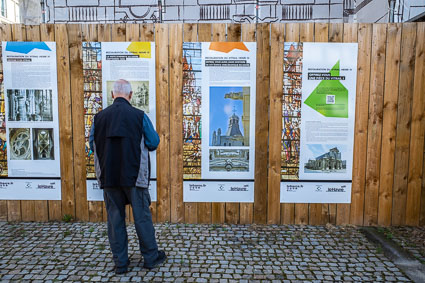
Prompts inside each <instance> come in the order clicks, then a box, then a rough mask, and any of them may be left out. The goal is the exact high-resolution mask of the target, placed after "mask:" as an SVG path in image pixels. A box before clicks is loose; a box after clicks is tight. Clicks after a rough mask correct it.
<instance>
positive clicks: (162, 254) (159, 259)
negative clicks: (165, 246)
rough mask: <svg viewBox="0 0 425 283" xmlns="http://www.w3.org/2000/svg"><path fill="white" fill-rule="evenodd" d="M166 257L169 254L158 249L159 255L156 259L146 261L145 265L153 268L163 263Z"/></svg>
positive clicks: (147, 267)
mask: <svg viewBox="0 0 425 283" xmlns="http://www.w3.org/2000/svg"><path fill="white" fill-rule="evenodd" d="M166 258H167V256H166V255H165V252H164V251H158V257H157V258H156V260H155V261H154V262H152V263H144V264H143V267H144V268H146V269H153V268H155V267H158V266H159V265H160V264H161V263H163V262H164V261H165V259H166Z"/></svg>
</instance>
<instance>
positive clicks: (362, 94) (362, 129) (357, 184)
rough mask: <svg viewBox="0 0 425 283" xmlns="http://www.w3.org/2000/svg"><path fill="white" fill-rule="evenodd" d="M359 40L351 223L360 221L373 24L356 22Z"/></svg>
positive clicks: (359, 222) (355, 223)
mask: <svg viewBox="0 0 425 283" xmlns="http://www.w3.org/2000/svg"><path fill="white" fill-rule="evenodd" d="M358 43H359V52H358V57H357V87H356V89H357V97H356V120H355V127H354V152H353V183H352V188H351V209H350V223H351V224H354V225H362V224H363V208H364V186H365V175H366V171H365V168H366V149H367V125H368V117H369V114H368V113H369V112H368V108H369V86H370V85H369V78H370V60H371V56H370V54H371V45H372V25H369V24H359V29H358Z"/></svg>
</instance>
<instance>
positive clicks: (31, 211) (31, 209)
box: [21, 25, 48, 221]
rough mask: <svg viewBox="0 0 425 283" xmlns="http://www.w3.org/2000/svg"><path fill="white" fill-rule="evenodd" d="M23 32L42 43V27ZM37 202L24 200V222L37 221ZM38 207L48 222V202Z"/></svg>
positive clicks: (26, 38)
mask: <svg viewBox="0 0 425 283" xmlns="http://www.w3.org/2000/svg"><path fill="white" fill-rule="evenodd" d="M24 29H25V30H23V32H25V34H26V35H25V39H24V40H26V41H40V27H39V26H33V25H31V26H24ZM35 202H36V201H34V200H22V201H21V212H22V221H34V220H35V219H36V213H35ZM37 205H38V207H39V208H40V211H39V213H37V215H38V216H39V217H37V220H38V221H41V220H42V219H40V217H41V218H44V221H47V219H46V218H47V217H48V215H47V213H48V211H47V209H48V208H47V201H37Z"/></svg>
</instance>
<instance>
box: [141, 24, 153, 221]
mask: <svg viewBox="0 0 425 283" xmlns="http://www.w3.org/2000/svg"><path fill="white" fill-rule="evenodd" d="M139 34H140V41H146V42H152V41H155V29H154V25H153V24H140V25H139ZM156 128H157V127H156V125H155V129H156ZM152 154H156V152H155V153H152ZM154 170H156V168H155V169H154ZM150 208H151V213H152V221H154V222H156V201H153V202H152V203H151V206H150Z"/></svg>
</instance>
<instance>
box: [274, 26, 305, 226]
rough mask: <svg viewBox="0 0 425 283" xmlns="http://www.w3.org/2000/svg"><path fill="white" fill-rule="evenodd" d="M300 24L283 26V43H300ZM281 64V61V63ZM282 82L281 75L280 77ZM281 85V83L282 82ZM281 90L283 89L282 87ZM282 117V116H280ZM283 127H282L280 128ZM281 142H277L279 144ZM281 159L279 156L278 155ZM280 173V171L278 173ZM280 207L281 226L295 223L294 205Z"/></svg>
mask: <svg viewBox="0 0 425 283" xmlns="http://www.w3.org/2000/svg"><path fill="white" fill-rule="evenodd" d="M300 26H301V25H300V24H298V23H288V24H286V26H285V42H299V41H300ZM282 62H283V61H282ZM282 80H283V75H282ZM282 83H283V82H282ZM282 90H283V87H282ZM280 115H281V116H282V114H280ZM280 119H281V120H282V117H281V118H280ZM282 127H283V126H282ZM280 143H281V142H279V144H280ZM279 158H280V159H281V154H279ZM279 172H280V171H279ZM280 207H281V218H280V222H281V224H294V223H295V204H294V203H282V204H281V205H280Z"/></svg>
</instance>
